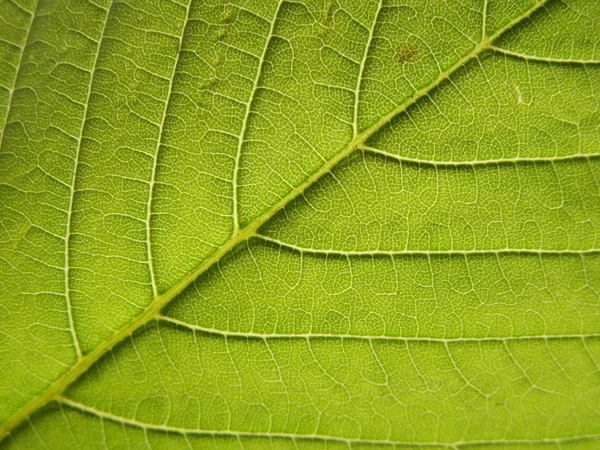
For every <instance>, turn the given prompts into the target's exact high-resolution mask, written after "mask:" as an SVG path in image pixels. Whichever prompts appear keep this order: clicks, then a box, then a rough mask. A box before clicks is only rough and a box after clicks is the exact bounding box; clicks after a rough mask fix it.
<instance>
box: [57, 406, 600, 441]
mask: <svg viewBox="0 0 600 450" xmlns="http://www.w3.org/2000/svg"><path fill="white" fill-rule="evenodd" d="M57 401H58V402H59V403H60V404H61V405H64V406H66V407H68V408H71V409H74V410H76V411H79V412H82V413H84V414H87V415H91V416H95V417H98V418H100V419H106V420H110V421H111V422H116V423H121V424H123V425H129V426H131V427H135V428H141V429H144V430H153V431H159V432H163V433H177V434H182V435H186V434H188V435H199V436H223V437H227V436H231V437H234V438H242V437H249V438H252V437H254V438H266V439H272V438H281V439H291V440H294V441H296V440H312V441H324V442H340V443H345V444H347V445H348V446H351V445H359V444H367V445H369V444H370V445H377V444H379V445H396V446H407V447H408V446H411V447H435V446H441V447H445V448H460V447H464V446H469V445H486V444H487V445H501V444H512V445H515V444H526V445H532V444H551V443H553V444H561V443H567V442H577V441H586V440H596V439H599V438H600V435H586V436H577V437H572V438H559V439H551V438H549V439H531V440H510V439H498V440H473V441H455V442H418V441H412V442H408V441H392V440H390V439H361V438H343V437H338V436H330V435H324V434H317V433H315V434H296V433H281V432H270V433H259V432H243V431H232V430H197V429H193V428H181V427H172V426H168V425H154V424H148V423H144V422H139V421H137V420H135V419H128V418H125V417H121V416H116V415H114V414H110V413H107V412H104V411H100V410H98V409H96V408H91V407H89V406H86V405H84V404H82V403H79V402H75V401H73V400H70V399H68V398H66V397H59V398H58V399H57Z"/></svg>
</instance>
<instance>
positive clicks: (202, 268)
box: [0, 0, 548, 441]
mask: <svg viewBox="0 0 600 450" xmlns="http://www.w3.org/2000/svg"><path fill="white" fill-rule="evenodd" d="M547 1H548V0H542V1H540V2H539V3H538V4H536V5H535V6H534V7H533V8H531V9H530V10H528V11H527V12H526V13H525V14H523V15H522V16H520V17H518V18H516V19H515V20H513V21H511V22H510V23H508V24H507V25H506V26H504V27H503V28H501V29H500V30H499V31H497V32H496V33H495V34H493V35H492V36H490V37H489V38H487V39H486V38H484V39H483V40H482V41H481V42H480V43H479V44H478V45H477V46H476V47H475V48H474V49H473V50H472V51H471V52H470V53H468V54H467V55H465V56H463V57H462V58H461V59H459V60H458V61H457V62H456V63H455V64H453V65H452V66H451V67H450V68H449V69H447V70H446V71H444V72H442V73H441V74H439V75H438V76H437V77H436V78H435V79H434V80H433V81H432V82H431V83H430V84H429V85H428V86H426V87H424V88H422V89H420V90H418V91H416V92H415V93H414V94H413V95H412V96H411V97H410V98H408V99H407V100H405V101H404V102H403V103H402V104H400V105H398V106H397V107H396V108H394V109H392V110H391V111H390V112H389V113H387V114H386V115H385V116H383V117H382V118H381V119H380V120H379V121H377V122H376V123H374V124H373V125H371V126H370V127H369V128H368V129H366V130H365V131H363V132H361V133H360V134H358V135H357V136H356V137H355V138H354V139H353V140H352V141H351V142H350V143H349V144H348V145H347V146H346V147H345V148H344V149H342V150H341V151H340V152H339V153H337V154H336V155H334V156H333V157H332V158H331V159H330V160H328V161H327V162H326V163H325V164H324V165H323V166H321V167H320V168H319V169H318V170H317V171H316V172H314V173H313V174H312V175H310V176H309V177H308V178H306V179H305V180H304V181H303V182H302V183H301V184H299V185H298V186H297V187H295V188H294V189H292V190H291V191H290V192H288V194H287V195H285V196H284V197H282V198H281V200H279V201H278V202H277V203H276V204H275V205H273V206H272V207H271V208H269V209H268V210H267V211H265V212H264V213H263V214H262V215H260V216H259V217H258V218H256V219H255V220H254V221H253V222H251V223H250V224H249V225H247V226H246V227H244V228H242V229H240V230H239V231H238V232H237V233H234V234H233V235H232V236H231V238H230V239H229V240H228V241H227V242H226V243H225V244H224V245H223V246H221V247H220V248H219V249H218V250H217V251H216V252H214V253H213V254H212V255H211V257H210V258H208V259H207V260H205V261H204V262H203V263H202V264H200V265H199V266H198V267H197V268H196V269H195V270H193V271H192V272H191V273H189V274H188V275H187V276H186V277H184V278H183V279H181V280H180V281H179V282H178V283H177V284H176V285H174V286H173V287H172V288H171V289H169V290H168V291H167V292H165V293H164V294H161V295H159V296H157V297H155V298H154V300H153V301H152V303H151V304H150V305H149V306H148V308H147V309H146V310H145V311H144V312H143V313H142V314H140V315H139V316H138V317H136V318H135V319H134V320H132V321H131V322H130V323H129V324H127V325H126V326H124V327H123V328H121V329H120V330H119V331H117V332H116V333H115V334H113V335H112V336H111V337H110V338H109V339H107V340H106V341H104V343H102V344H101V345H99V346H98V347H96V348H95V349H94V350H92V351H91V352H90V353H88V354H87V355H85V356H83V357H82V358H81V359H80V360H79V361H78V362H77V364H75V365H74V366H73V367H72V368H71V369H69V370H68V371H67V372H66V373H65V374H64V375H63V376H62V377H61V378H59V379H58V380H56V381H55V382H54V383H52V384H51V385H50V386H49V387H48V389H46V390H45V391H44V392H42V394H41V395H39V396H38V397H36V398H34V399H33V400H31V401H30V402H29V403H27V404H26V405H25V406H24V407H23V408H21V409H20V410H19V411H17V412H16V413H15V414H14V415H13V416H12V417H11V418H10V419H8V420H7V421H6V422H5V423H4V424H3V425H2V426H1V427H0V441H1V440H2V439H4V438H5V437H6V436H7V435H8V434H10V433H11V431H12V430H14V429H15V428H16V427H17V426H18V425H19V424H20V423H21V422H23V421H24V420H25V419H27V418H28V417H30V416H31V415H32V414H33V413H34V412H36V411H37V410H39V409H40V408H42V407H43V406H44V405H46V404H47V403H49V402H51V401H53V400H56V399H58V398H59V397H60V395H61V394H62V392H64V391H65V389H66V388H67V387H69V386H70V385H71V384H72V383H73V382H74V381H75V380H77V379H78V378H79V377H80V376H81V375H82V374H84V373H85V372H86V371H87V370H88V369H89V368H90V367H91V366H92V365H93V364H94V363H95V362H96V361H98V360H99V359H100V358H101V357H102V356H104V355H105V354H106V353H108V352H109V351H110V350H111V349H112V348H113V347H114V346H115V345H117V344H118V343H119V342H121V341H123V340H125V339H126V338H127V337H128V336H131V335H132V334H133V333H134V332H135V331H136V330H138V329H139V328H141V327H143V326H144V325H145V324H146V323H148V322H149V321H151V320H152V319H154V318H155V317H157V315H158V314H159V312H160V310H161V309H162V308H163V307H164V306H166V305H167V304H168V303H169V302H170V301H171V300H173V299H174V298H175V297H177V296H178V295H179V294H180V293H181V292H182V291H183V290H184V289H185V288H186V287H188V286H189V285H190V284H191V283H192V282H193V281H194V280H195V279H196V278H198V277H199V276H200V275H201V274H203V273H204V272H206V271H207V270H208V269H209V268H210V267H211V266H212V265H213V264H215V263H216V262H218V261H219V260H220V259H221V258H222V257H223V256H224V255H225V254H227V253H228V252H229V251H230V250H232V249H233V248H234V247H236V246H237V245H238V244H240V243H242V242H245V241H246V240H248V239H249V238H250V237H252V236H254V235H255V234H256V232H257V231H258V229H259V228H260V227H261V226H262V225H264V224H265V223H266V222H267V221H269V220H270V219H271V218H272V217H273V216H274V215H275V214H276V213H277V212H278V211H280V210H281V209H283V208H284V207H285V206H286V205H287V204H289V203H290V202H291V201H292V200H294V199H295V198H296V197H298V196H299V195H300V194H302V193H303V192H304V191H306V189H308V188H309V187H310V186H312V185H313V184H314V183H315V182H316V181H317V180H318V179H320V178H321V177H322V176H324V175H325V174H327V173H329V172H330V171H331V170H332V169H333V168H334V167H335V166H336V165H337V164H338V163H339V162H340V161H342V160H343V159H345V158H346V157H348V156H349V155H350V154H351V153H352V152H354V151H355V150H357V149H359V148H360V147H361V146H363V145H364V144H365V142H366V141H367V140H368V139H369V138H370V137H371V136H373V135H374V134H375V133H376V132H377V131H378V130H379V129H381V127H383V126H384V125H386V124H387V123H389V122H390V120H391V119H392V118H394V117H395V116H397V115H398V114H400V113H402V112H403V111H405V110H406V109H407V108H409V107H410V106H411V105H413V104H414V103H415V102H417V101H418V100H419V99H420V98H421V97H424V96H425V95H427V94H428V93H429V92H431V91H432V90H433V89H435V88H436V87H437V86H439V85H440V84H441V83H442V82H443V81H445V80H446V79H447V78H448V77H449V76H450V75H451V74H452V73H454V72H455V71H456V70H458V69H459V68H461V67H462V66H464V65H465V64H466V63H467V62H469V61H470V60H472V59H475V58H476V57H477V56H478V55H479V54H481V53H482V52H483V51H484V50H486V49H488V48H489V47H490V46H491V44H492V43H493V42H494V41H495V40H496V39H497V38H498V37H500V36H501V35H502V34H503V33H504V32H505V31H507V30H508V29H510V28H512V27H513V26H514V25H515V24H517V23H519V22H521V21H522V20H523V19H525V18H527V17H529V16H530V15H531V14H533V13H534V12H535V11H536V10H538V9H539V8H540V7H542V6H543V5H544V4H545V3H546V2H547Z"/></svg>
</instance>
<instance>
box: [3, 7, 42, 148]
mask: <svg viewBox="0 0 600 450" xmlns="http://www.w3.org/2000/svg"><path fill="white" fill-rule="evenodd" d="M18 6H19V8H20V5H18ZM20 9H22V8H20ZM37 9H38V4H36V6H35V9H34V10H33V12H30V11H27V12H28V13H29V15H30V16H31V17H30V18H29V26H28V28H27V35H26V36H25V41H24V42H23V48H22V49H21V53H20V55H19V60H18V61H17V70H16V73H15V78H14V79H13V82H12V86H11V88H10V94H9V98H8V104H7V105H6V111H5V112H4V124H3V125H2V136H0V149H1V148H2V144H4V135H5V134H6V126H7V125H8V116H9V113H10V109H11V108H12V101H13V97H14V94H15V89H16V87H17V79H18V78H19V74H20V73H21V62H22V61H23V55H24V54H25V48H26V47H27V43H28V42H29V37H30V35H31V29H32V28H33V21H34V19H35V16H36V14H37ZM22 10H23V11H26V10H25V9H22Z"/></svg>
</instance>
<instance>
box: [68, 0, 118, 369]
mask: <svg viewBox="0 0 600 450" xmlns="http://www.w3.org/2000/svg"><path fill="white" fill-rule="evenodd" d="M112 5H113V3H112V2H111V4H110V6H109V8H108V9H107V10H106V15H105V17H104V25H103V26H102V32H101V33H100V39H99V40H98V44H97V45H96V56H95V57H94V62H93V64H92V69H91V70H90V82H89V84H88V92H87V97H86V100H85V106H84V109H83V118H82V120H81V126H80V127H79V133H78V136H77V147H76V149H75V157H74V161H75V166H74V167H73V176H72V178H71V183H70V184H71V189H70V191H71V192H70V195H69V207H68V209H67V230H66V233H65V297H66V299H67V315H68V317H69V328H70V329H71V334H72V335H73V343H74V345H75V348H76V350H77V357H78V358H79V359H80V360H81V358H82V356H83V354H82V352H81V347H80V346H79V340H78V339H77V333H76V332H75V322H74V320H73V311H72V304H71V288H70V283H69V281H70V279H69V271H70V258H69V253H70V249H71V224H72V220H73V203H74V200H75V181H76V180H77V172H78V170H79V156H80V153H81V142H82V141H83V129H84V127H85V123H86V122H87V118H88V111H89V106H90V99H91V97H92V86H93V83H94V78H95V76H96V65H97V64H98V59H99V57H100V50H101V47H102V41H103V39H104V32H105V31H106V25H107V23H108V16H109V15H110V11H111V8H112Z"/></svg>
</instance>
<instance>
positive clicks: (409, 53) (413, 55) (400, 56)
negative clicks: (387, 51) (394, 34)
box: [396, 44, 419, 64]
mask: <svg viewBox="0 0 600 450" xmlns="http://www.w3.org/2000/svg"><path fill="white" fill-rule="evenodd" d="M418 56H419V49H418V48H417V47H415V46H413V45H408V44H404V45H401V46H400V47H398V50H397V51H396V60H397V61H398V63H399V64H407V63H413V62H415V61H416V60H417V57H418Z"/></svg>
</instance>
